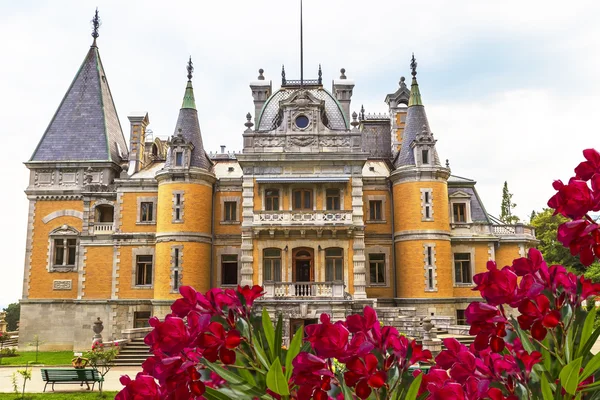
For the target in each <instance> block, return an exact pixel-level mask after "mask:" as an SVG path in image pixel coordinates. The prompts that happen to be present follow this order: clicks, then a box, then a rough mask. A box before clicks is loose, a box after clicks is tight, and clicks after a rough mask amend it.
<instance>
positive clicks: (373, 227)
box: [363, 190, 392, 234]
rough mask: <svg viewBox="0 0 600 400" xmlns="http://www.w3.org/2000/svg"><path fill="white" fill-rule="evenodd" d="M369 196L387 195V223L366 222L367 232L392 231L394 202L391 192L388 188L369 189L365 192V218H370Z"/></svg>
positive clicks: (384, 210) (389, 232)
mask: <svg viewBox="0 0 600 400" xmlns="http://www.w3.org/2000/svg"><path fill="white" fill-rule="evenodd" d="M368 196H385V202H384V206H383V207H384V209H383V210H382V211H383V215H384V217H385V223H368V222H367V223H365V232H366V233H367V234H369V233H387V234H391V233H392V202H391V199H390V193H389V192H388V191H387V190H368V191H364V192H363V215H364V220H365V221H368V220H369V212H370V210H369V200H368Z"/></svg>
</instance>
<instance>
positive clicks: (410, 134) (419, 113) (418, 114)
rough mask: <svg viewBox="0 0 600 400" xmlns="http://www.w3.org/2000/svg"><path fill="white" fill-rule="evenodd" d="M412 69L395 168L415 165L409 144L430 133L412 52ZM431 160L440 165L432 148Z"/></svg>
mask: <svg viewBox="0 0 600 400" xmlns="http://www.w3.org/2000/svg"><path fill="white" fill-rule="evenodd" d="M410 66H411V69H412V77H413V78H412V84H411V86H410V97H409V100H408V110H407V112H406V125H405V127H404V132H403V134H402V147H401V148H400V151H399V152H398V155H397V156H396V159H395V160H394V166H395V167H396V168H398V167H402V166H405V165H416V163H415V154H414V152H413V149H412V147H411V144H412V143H413V141H414V140H415V139H416V137H417V135H419V134H422V133H424V132H427V133H429V134H431V129H430V128H429V121H428V120H427V113H426V112H425V107H424V106H423V100H422V99H421V92H420V90H419V84H418V83H417V61H416V60H415V56H414V54H413V57H412V60H411V63H410ZM432 155H433V158H432V159H433V162H434V165H440V160H439V157H438V154H437V151H436V150H435V147H434V148H433V154H432Z"/></svg>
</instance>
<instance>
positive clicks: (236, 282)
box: [220, 253, 240, 286]
mask: <svg viewBox="0 0 600 400" xmlns="http://www.w3.org/2000/svg"><path fill="white" fill-rule="evenodd" d="M226 257H235V262H234V261H232V260H228V261H225V258H226ZM220 262H221V271H220V272H221V274H220V275H221V286H237V285H238V284H239V282H240V276H239V275H240V267H239V263H240V257H239V256H238V254H231V253H224V254H221V259H220ZM226 264H227V265H233V264H235V283H225V279H224V278H225V270H226V268H225V265H226Z"/></svg>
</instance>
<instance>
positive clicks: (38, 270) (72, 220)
mask: <svg viewBox="0 0 600 400" xmlns="http://www.w3.org/2000/svg"><path fill="white" fill-rule="evenodd" d="M59 210H76V211H83V202H82V201H75V200H73V201H37V202H36V204H35V219H34V221H33V237H32V249H31V275H30V281H29V285H30V289H29V298H30V299H49V298H55V299H73V298H76V297H77V287H78V273H77V272H48V270H47V262H48V250H49V248H48V247H49V238H48V234H49V233H50V232H51V231H52V230H54V229H56V228H59V227H61V226H62V225H69V226H71V227H73V228H75V229H77V230H78V231H80V232H81V229H82V222H83V221H82V220H81V219H79V218H76V217H70V216H62V217H58V218H55V219H53V220H52V221H49V222H48V223H47V224H45V223H44V222H43V221H42V219H43V218H44V217H45V216H47V215H48V214H50V213H52V212H54V211H59ZM79 257H80V258H79V260H78V262H79V261H80V260H81V257H82V251H81V249H80V250H79ZM55 279H60V280H67V279H70V280H71V281H72V289H71V290H52V285H53V281H54V280H55Z"/></svg>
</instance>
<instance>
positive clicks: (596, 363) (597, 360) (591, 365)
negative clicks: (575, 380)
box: [579, 353, 600, 382]
mask: <svg viewBox="0 0 600 400" xmlns="http://www.w3.org/2000/svg"><path fill="white" fill-rule="evenodd" d="M599 368H600V353H598V354H596V355H595V356H594V357H592V359H591V360H590V361H588V363H587V364H586V365H585V368H584V369H583V372H582V373H581V376H580V377H579V382H583V381H584V380H585V379H586V378H587V377H588V376H590V375H592V374H594V373H595V372H596V371H598V369H599Z"/></svg>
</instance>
